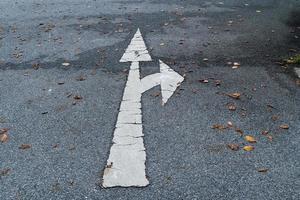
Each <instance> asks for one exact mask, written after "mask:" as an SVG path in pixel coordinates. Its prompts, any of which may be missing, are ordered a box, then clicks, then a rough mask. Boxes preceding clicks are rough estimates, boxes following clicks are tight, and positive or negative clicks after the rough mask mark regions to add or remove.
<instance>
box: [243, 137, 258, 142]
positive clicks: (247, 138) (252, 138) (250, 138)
mask: <svg viewBox="0 0 300 200" xmlns="http://www.w3.org/2000/svg"><path fill="white" fill-rule="evenodd" d="M244 139H245V140H246V141H247V142H250V143H256V139H255V138H254V137H253V136H250V135H246V136H245V138H244Z"/></svg>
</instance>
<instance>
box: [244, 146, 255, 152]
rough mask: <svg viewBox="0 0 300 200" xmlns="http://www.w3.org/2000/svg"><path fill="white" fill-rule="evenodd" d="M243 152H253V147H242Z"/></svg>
mask: <svg viewBox="0 0 300 200" xmlns="http://www.w3.org/2000/svg"><path fill="white" fill-rule="evenodd" d="M243 149H244V150H245V151H253V150H254V147H253V146H250V145H248V146H244V148H243Z"/></svg>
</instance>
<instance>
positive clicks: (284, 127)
mask: <svg viewBox="0 0 300 200" xmlns="http://www.w3.org/2000/svg"><path fill="white" fill-rule="evenodd" d="M280 128H281V129H289V128H290V127H289V125H287V124H282V125H280Z"/></svg>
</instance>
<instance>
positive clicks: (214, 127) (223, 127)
mask: <svg viewBox="0 0 300 200" xmlns="http://www.w3.org/2000/svg"><path fill="white" fill-rule="evenodd" d="M211 128H212V129H219V130H224V129H226V128H227V127H226V126H223V125H221V124H214V125H213V126H212V127H211Z"/></svg>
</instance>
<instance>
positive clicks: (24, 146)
mask: <svg viewBox="0 0 300 200" xmlns="http://www.w3.org/2000/svg"><path fill="white" fill-rule="evenodd" d="M30 148H31V144H21V146H19V149H30Z"/></svg>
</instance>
